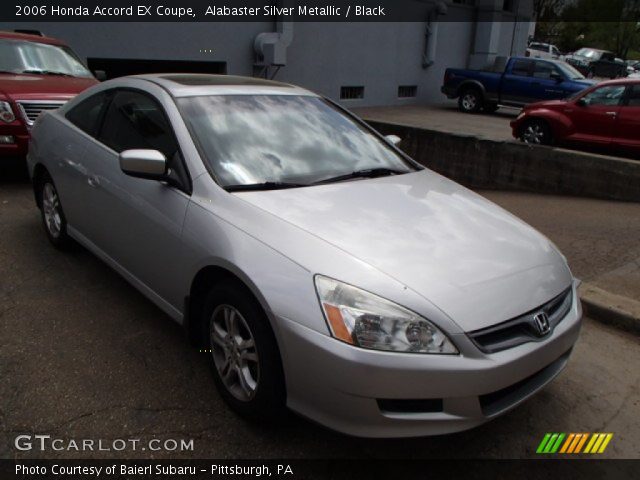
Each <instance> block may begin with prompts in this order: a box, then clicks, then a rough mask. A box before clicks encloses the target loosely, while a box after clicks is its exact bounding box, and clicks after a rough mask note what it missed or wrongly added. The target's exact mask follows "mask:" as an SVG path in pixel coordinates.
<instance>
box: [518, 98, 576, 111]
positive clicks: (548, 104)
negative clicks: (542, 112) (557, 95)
mask: <svg viewBox="0 0 640 480" xmlns="http://www.w3.org/2000/svg"><path fill="white" fill-rule="evenodd" d="M566 104H567V101H566V100H543V101H541V102H534V103H529V104H527V105H526V106H525V107H524V110H533V109H537V108H558V107H562V106H564V105H566Z"/></svg>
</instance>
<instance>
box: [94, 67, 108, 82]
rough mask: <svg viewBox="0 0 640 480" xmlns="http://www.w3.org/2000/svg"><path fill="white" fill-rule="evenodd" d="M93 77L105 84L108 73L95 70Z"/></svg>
mask: <svg viewBox="0 0 640 480" xmlns="http://www.w3.org/2000/svg"><path fill="white" fill-rule="evenodd" d="M93 76H94V77H96V80H98V81H99V82H104V81H105V80H106V79H107V72H105V71H104V70H94V72H93Z"/></svg>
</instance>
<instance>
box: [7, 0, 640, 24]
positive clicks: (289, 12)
mask: <svg viewBox="0 0 640 480" xmlns="http://www.w3.org/2000/svg"><path fill="white" fill-rule="evenodd" d="M583 4H584V5H583ZM536 10H537V11H536ZM536 18H537V19H538V20H544V21H594V22H596V21H597V22H621V21H622V22H633V21H637V20H639V19H640V1H638V0H554V1H552V2H549V1H547V2H545V1H544V0H537V1H534V0H495V1H493V2H492V1H483V0H164V1H159V0H151V1H150V0H3V1H2V2H0V21H6V22H264V21H272V20H275V19H278V20H281V21H295V22H420V21H440V22H459V21H473V20H478V21H493V22H500V21H504V22H511V21H514V20H517V21H529V20H531V19H536Z"/></svg>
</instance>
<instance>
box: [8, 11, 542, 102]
mask: <svg viewBox="0 0 640 480" xmlns="http://www.w3.org/2000/svg"><path fill="white" fill-rule="evenodd" d="M479 1H480V2H484V1H489V2H494V3H495V5H494V6H496V5H498V3H496V2H500V1H501V0H479ZM492 5H493V4H492ZM496 8H497V7H496ZM449 9H450V11H453V10H454V9H455V10H456V12H455V15H456V18H461V19H464V20H467V21H464V22H444V21H440V22H438V27H437V35H432V36H431V38H430V40H429V41H430V42H436V48H435V56H434V58H433V64H432V65H430V66H429V67H427V68H423V65H422V55H423V53H424V49H425V31H426V22H425V21H420V22H414V23H324V22H322V23H320V22H319V23H295V24H294V29H293V41H292V43H291V45H290V47H289V48H288V49H287V64H286V66H284V67H282V68H281V69H280V70H279V72H278V73H277V76H276V77H275V79H276V80H281V81H285V82H291V83H295V84H298V85H301V86H303V87H306V88H309V89H311V90H314V91H316V92H318V93H321V94H323V95H326V96H328V97H330V98H332V99H335V100H340V87H342V86H364V98H362V99H354V100H344V101H343V103H344V104H345V105H347V106H370V105H401V104H410V103H426V102H436V101H441V100H442V99H443V96H442V94H441V93H440V86H441V84H442V78H443V75H444V70H445V69H446V68H447V67H467V66H472V67H476V68H481V67H484V66H486V64H488V63H491V62H492V61H493V58H494V57H495V56H496V55H509V53H510V51H511V50H512V44H513V51H514V53H515V54H521V53H523V52H524V49H525V48H526V40H527V34H528V26H529V24H528V22H527V23H526V24H524V25H521V26H520V25H519V26H517V28H516V29H515V30H514V28H513V23H512V22H502V19H503V15H506V19H511V20H513V18H514V16H513V15H511V14H504V12H502V11H499V10H496V11H493V10H492V11H491V13H490V15H489V14H487V15H489V17H491V18H493V19H498V20H499V21H493V22H481V23H477V22H475V21H474V20H475V19H476V18H477V17H478V12H477V10H476V8H475V7H468V6H462V5H461V6H457V5H450V6H449ZM485 16H486V15H485ZM483 18H484V17H483ZM487 18H488V17H487ZM15 28H33V29H39V30H41V31H43V32H45V33H46V34H47V35H50V36H53V37H57V38H62V39H64V40H65V41H67V42H68V43H69V44H70V45H71V46H72V47H73V48H74V50H75V51H76V52H77V53H78V54H79V55H80V56H81V57H83V58H87V57H94V58H96V57H97V58H123V59H152V60H190V61H222V62H226V64H227V73H229V74H236V75H253V74H254V72H255V70H254V60H255V55H254V49H253V42H254V39H255V37H256V35H258V34H259V33H261V32H267V31H273V30H274V29H275V24H274V23H273V22H252V23H230V22H229V23H37V22H35V23H30V24H28V25H26V24H19V23H12V24H11V23H0V29H2V30H12V29H15ZM514 31H515V33H516V38H515V39H514V40H513V41H512V37H513V33H514ZM209 50H212V52H209ZM273 71H274V69H272V70H271V72H273ZM400 85H407V86H413V85H415V86H417V95H416V97H414V98H398V86H400Z"/></svg>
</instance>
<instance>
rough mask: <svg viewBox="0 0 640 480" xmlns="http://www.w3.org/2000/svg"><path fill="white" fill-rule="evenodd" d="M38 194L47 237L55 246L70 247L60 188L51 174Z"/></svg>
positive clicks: (42, 184)
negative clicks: (58, 188)
mask: <svg viewBox="0 0 640 480" xmlns="http://www.w3.org/2000/svg"><path fill="white" fill-rule="evenodd" d="M38 195H39V197H40V213H41V216H42V224H43V225H44V231H45V233H46V234H47V238H48V239H49V241H50V242H51V243H52V244H53V246H54V247H56V248H58V249H61V250H65V249H68V248H69V247H70V246H71V244H72V240H71V238H70V237H69V235H68V234H67V220H66V218H65V216H64V210H63V209H62V203H61V202H60V196H59V195H58V190H57V189H56V186H55V185H54V183H53V180H52V179H51V177H50V176H49V175H45V176H44V178H42V181H41V182H40V185H39V189H38Z"/></svg>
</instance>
